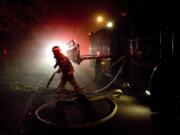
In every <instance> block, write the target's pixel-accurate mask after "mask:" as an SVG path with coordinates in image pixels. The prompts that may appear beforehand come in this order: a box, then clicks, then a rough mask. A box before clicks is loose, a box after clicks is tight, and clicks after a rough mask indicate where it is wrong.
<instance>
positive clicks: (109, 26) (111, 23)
mask: <svg viewBox="0 0 180 135" xmlns="http://www.w3.org/2000/svg"><path fill="white" fill-rule="evenodd" d="M106 26H107V27H108V28H112V27H113V26H114V24H113V22H111V21H109V22H108V23H107V25H106Z"/></svg>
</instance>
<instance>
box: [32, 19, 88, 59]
mask: <svg viewBox="0 0 180 135" xmlns="http://www.w3.org/2000/svg"><path fill="white" fill-rule="evenodd" d="M33 33H34V36H35V38H36V39H39V40H40V39H41V40H42V41H43V40H44V41H43V42H48V41H55V40H58V41H61V42H63V43H68V42H69V41H71V40H72V39H74V40H75V41H76V43H78V44H79V45H80V54H81V55H84V54H88V45H89V36H88V33H89V30H88V29H87V27H80V26H79V22H76V21H73V20H68V19H65V18H63V17H59V18H58V17H57V18H55V17H54V18H49V19H48V20H47V19H42V20H41V21H40V22H39V24H38V25H37V26H36V28H35V29H34V31H33Z"/></svg>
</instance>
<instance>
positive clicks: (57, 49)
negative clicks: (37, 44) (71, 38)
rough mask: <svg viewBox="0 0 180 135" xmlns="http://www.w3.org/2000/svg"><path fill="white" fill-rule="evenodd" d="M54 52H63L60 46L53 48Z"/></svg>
mask: <svg viewBox="0 0 180 135" xmlns="http://www.w3.org/2000/svg"><path fill="white" fill-rule="evenodd" d="M52 51H53V52H55V51H59V52H60V51H61V49H60V48H59V46H54V47H53V48H52Z"/></svg>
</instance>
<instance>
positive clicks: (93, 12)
mask: <svg viewBox="0 0 180 135" xmlns="http://www.w3.org/2000/svg"><path fill="white" fill-rule="evenodd" d="M47 4H48V9H47V11H46V14H45V16H43V17H42V18H41V19H40V20H39V21H38V25H36V26H37V27H35V31H37V30H38V33H40V35H41V36H42V35H43V37H46V36H47V35H48V36H50V37H51V38H60V39H61V40H62V41H63V42H67V41H69V40H71V39H75V40H76V41H77V42H78V43H79V44H80V47H81V53H82V54H87V53H88V44H89V39H88V33H89V32H95V31H97V30H98V29H99V28H100V26H98V24H97V22H96V17H97V15H103V16H105V17H106V18H107V19H111V20H113V19H114V17H115V15H116V14H118V12H119V13H120V9H118V8H119V7H120V6H121V5H120V6H119V7H118V6H117V1H110V0H108V1H104V0H98V1H97V0H91V1H87V0H53V1H52V0H48V1H47ZM118 4H120V3H119V2H118ZM35 33H36V32H35ZM36 34H37V33H36Z"/></svg>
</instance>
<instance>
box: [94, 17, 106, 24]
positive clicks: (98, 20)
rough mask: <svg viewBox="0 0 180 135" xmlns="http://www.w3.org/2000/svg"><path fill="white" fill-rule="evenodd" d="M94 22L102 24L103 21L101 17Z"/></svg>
mask: <svg viewBox="0 0 180 135" xmlns="http://www.w3.org/2000/svg"><path fill="white" fill-rule="evenodd" d="M96 20H97V22H98V23H102V22H103V21H104V18H103V17H102V16H98V17H97V19H96Z"/></svg>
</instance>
